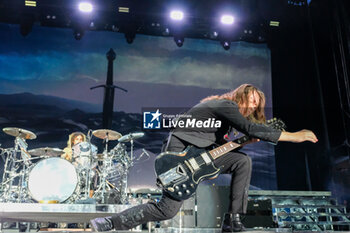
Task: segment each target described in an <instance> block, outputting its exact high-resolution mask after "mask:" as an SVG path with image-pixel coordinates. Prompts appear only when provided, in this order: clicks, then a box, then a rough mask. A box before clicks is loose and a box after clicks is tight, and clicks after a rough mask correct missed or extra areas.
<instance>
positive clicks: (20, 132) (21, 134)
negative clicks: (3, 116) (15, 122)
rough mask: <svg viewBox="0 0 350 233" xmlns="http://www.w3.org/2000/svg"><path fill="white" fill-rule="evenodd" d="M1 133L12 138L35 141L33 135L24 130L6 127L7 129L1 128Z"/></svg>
mask: <svg viewBox="0 0 350 233" xmlns="http://www.w3.org/2000/svg"><path fill="white" fill-rule="evenodd" d="M2 131H4V132H5V133H6V134H8V135H11V136H14V137H19V138H23V139H36V135H35V133H33V132H31V131H29V130H26V129H21V128H15V127H7V128H3V129H2Z"/></svg>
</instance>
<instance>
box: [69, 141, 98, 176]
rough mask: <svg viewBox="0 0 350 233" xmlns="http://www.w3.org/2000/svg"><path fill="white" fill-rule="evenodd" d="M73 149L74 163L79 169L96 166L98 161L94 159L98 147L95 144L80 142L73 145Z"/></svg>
mask: <svg viewBox="0 0 350 233" xmlns="http://www.w3.org/2000/svg"><path fill="white" fill-rule="evenodd" d="M72 151H73V160H74V162H73V164H75V165H76V166H77V167H78V169H82V168H89V167H95V166H96V162H94V161H93V160H94V159H95V158H96V156H97V147H96V146H95V145H93V144H90V143H88V142H80V143H78V144H76V145H74V146H73V147H72ZM90 163H91V164H90Z"/></svg>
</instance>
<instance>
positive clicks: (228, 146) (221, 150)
mask: <svg viewBox="0 0 350 233" xmlns="http://www.w3.org/2000/svg"><path fill="white" fill-rule="evenodd" d="M240 146H241V145H240V144H238V143H235V142H227V143H225V144H224V145H222V146H219V147H217V148H215V149H213V150H211V151H209V154H210V155H211V157H212V158H213V159H214V160H215V159H217V158H219V157H220V156H222V155H224V154H226V153H228V152H230V151H231V150H234V149H236V148H238V147H240Z"/></svg>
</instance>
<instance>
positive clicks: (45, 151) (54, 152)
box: [28, 147, 64, 157]
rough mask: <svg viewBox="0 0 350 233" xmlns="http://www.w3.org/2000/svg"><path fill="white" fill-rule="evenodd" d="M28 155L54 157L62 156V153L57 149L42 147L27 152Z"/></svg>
mask: <svg viewBox="0 0 350 233" xmlns="http://www.w3.org/2000/svg"><path fill="white" fill-rule="evenodd" d="M28 153H29V154H31V155H34V156H41V155H46V156H51V157H55V156H59V155H61V154H63V153H64V151H63V150H61V149H59V148H51V147H42V148H36V149H32V150H29V151H28Z"/></svg>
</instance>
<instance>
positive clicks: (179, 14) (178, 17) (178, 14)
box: [170, 10, 184, 21]
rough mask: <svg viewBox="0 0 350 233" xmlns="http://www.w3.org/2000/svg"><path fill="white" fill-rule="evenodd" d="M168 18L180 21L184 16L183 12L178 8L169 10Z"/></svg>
mask: <svg viewBox="0 0 350 233" xmlns="http://www.w3.org/2000/svg"><path fill="white" fill-rule="evenodd" d="M170 18H171V19H173V20H176V21H181V20H183V18H184V13H183V12H182V11H178V10H174V11H171V12H170Z"/></svg>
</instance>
